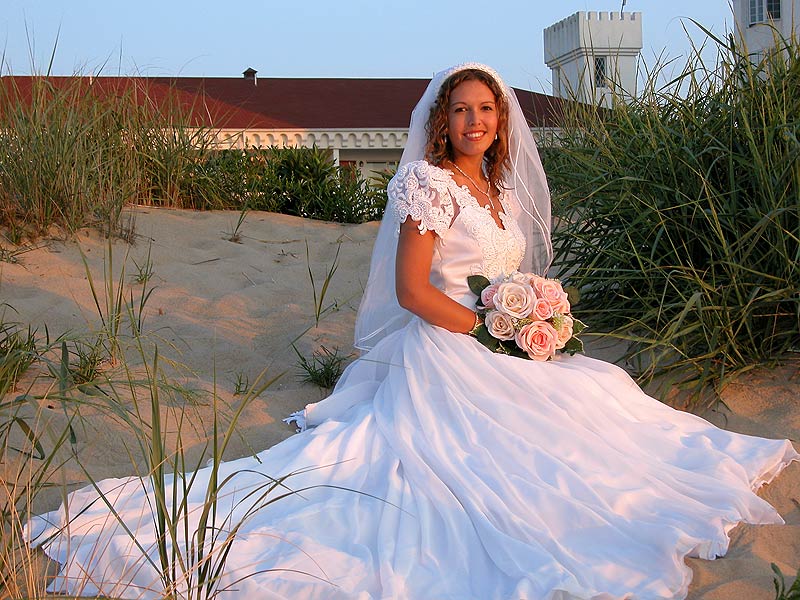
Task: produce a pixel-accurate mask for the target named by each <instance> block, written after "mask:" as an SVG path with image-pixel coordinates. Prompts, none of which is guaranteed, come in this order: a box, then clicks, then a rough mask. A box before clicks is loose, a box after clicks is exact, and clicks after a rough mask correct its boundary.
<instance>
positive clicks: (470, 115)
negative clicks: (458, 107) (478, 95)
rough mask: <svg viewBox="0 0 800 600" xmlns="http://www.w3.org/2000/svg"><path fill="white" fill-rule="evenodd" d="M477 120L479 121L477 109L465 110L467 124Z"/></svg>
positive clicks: (472, 123)
mask: <svg viewBox="0 0 800 600" xmlns="http://www.w3.org/2000/svg"><path fill="white" fill-rule="evenodd" d="M478 121H480V115H479V114H478V111H477V110H469V111H467V123H468V124H469V125H474V124H475V123H477V122H478Z"/></svg>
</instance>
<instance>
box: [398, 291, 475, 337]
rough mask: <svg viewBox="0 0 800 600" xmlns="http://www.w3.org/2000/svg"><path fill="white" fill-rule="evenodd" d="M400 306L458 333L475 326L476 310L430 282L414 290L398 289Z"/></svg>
mask: <svg viewBox="0 0 800 600" xmlns="http://www.w3.org/2000/svg"><path fill="white" fill-rule="evenodd" d="M398 301H399V302H400V306H402V307H403V308H405V309H406V310H408V311H410V312H412V313H414V314H415V315H417V316H418V317H420V318H421V319H424V320H425V321H427V322H428V323H430V324H432V325H437V326H439V327H443V328H445V329H448V330H450V331H454V332H456V333H467V332H468V331H471V330H472V328H473V327H474V326H475V311H474V310H470V309H469V308H467V307H465V306H463V305H461V304H459V303H458V302H456V301H455V300H453V299H452V298H450V297H449V296H447V295H445V294H444V293H443V292H442V291H441V290H439V289H437V288H435V287H434V286H432V285H431V284H430V283H428V284H427V285H423V286H419V287H418V288H416V289H413V290H404V291H403V292H400V291H398Z"/></svg>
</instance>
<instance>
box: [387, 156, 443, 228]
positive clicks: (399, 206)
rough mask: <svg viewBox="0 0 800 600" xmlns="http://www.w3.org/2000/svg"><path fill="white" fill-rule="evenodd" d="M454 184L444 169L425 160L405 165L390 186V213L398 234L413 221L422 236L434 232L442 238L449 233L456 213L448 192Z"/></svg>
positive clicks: (398, 171)
mask: <svg viewBox="0 0 800 600" xmlns="http://www.w3.org/2000/svg"><path fill="white" fill-rule="evenodd" d="M451 181H452V178H451V177H450V173H449V172H448V171H446V170H445V169H442V168H440V167H437V166H435V165H432V164H430V163H429V162H427V161H424V160H415V161H413V162H409V163H406V164H404V165H402V166H401V167H400V168H399V169H398V170H397V174H396V175H395V176H394V177H393V178H392V180H391V182H389V188H388V190H387V191H388V195H389V202H390V206H389V210H391V214H392V217H393V218H394V220H395V222H396V226H397V230H398V231H399V229H400V224H401V223H402V222H403V221H405V220H406V218H408V217H411V219H412V220H413V221H418V222H419V225H418V228H419V230H420V233H425V232H426V231H429V230H430V231H434V232H436V233H437V234H438V235H439V236H443V235H444V233H445V232H446V231H447V229H449V227H450V224H451V222H452V221H453V216H454V214H455V209H454V207H453V198H452V195H451V193H450V190H449V184H450V182H451Z"/></svg>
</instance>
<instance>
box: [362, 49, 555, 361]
mask: <svg viewBox="0 0 800 600" xmlns="http://www.w3.org/2000/svg"><path fill="white" fill-rule="evenodd" d="M464 69H480V70H481V71H484V72H486V73H487V74H489V75H490V76H491V77H492V78H493V79H494V80H495V81H497V83H498V85H499V86H500V88H501V89H502V90H503V93H504V94H505V96H506V98H507V100H508V105H509V124H508V136H509V140H508V141H509V144H508V148H509V153H510V157H511V173H510V174H509V175H508V177H507V178H506V181H504V182H503V184H504V186H505V187H506V188H511V189H513V190H514V192H515V195H516V197H517V199H518V200H519V207H520V209H521V210H520V212H519V214H518V215H517V221H518V223H519V225H520V228H521V229H522V231H523V233H524V234H525V237H526V240H527V249H526V254H525V260H524V262H523V264H522V267H521V268H522V269H523V270H525V271H529V272H534V273H539V274H542V275H544V274H545V273H546V272H547V269H548V267H549V265H550V262H551V261H552V258H553V250H552V245H551V242H550V192H549V190H548V187H547V179H546V177H545V174H544V169H543V168H542V162H541V160H540V159H539V152H538V150H537V149H536V142H535V141H534V139H533V135H532V134H531V130H530V128H529V127H528V123H527V122H526V120H525V116H524V114H523V112H522V108H520V105H519V101H518V100H517V96H516V94H515V93H514V91H513V90H512V89H511V88H510V87H508V86H507V85H506V84H505V83H504V82H503V80H502V79H501V78H500V76H499V75H498V74H497V73H496V72H495V71H494V70H493V69H491V68H490V67H487V66H486V65H482V64H478V63H464V64H461V65H457V66H455V67H451V68H449V69H446V70H444V71H441V72H440V73H437V74H436V75H435V76H434V77H433V79H432V80H431V82H430V83H429V84H428V87H427V88H426V90H425V93H424V94H423V95H422V98H420V100H419V102H418V103H417V106H416V107H415V108H414V111H413V112H412V113H411V124H410V126H409V131H408V142H407V143H406V146H405V149H404V150H403V155H402V158H401V159H400V165H399V168H398V174H400V173H402V172H403V167H404V166H405V165H407V164H408V163H410V162H412V161H416V160H422V159H424V158H425V145H426V142H427V134H426V130H425V127H426V124H427V121H428V116H429V114H430V111H431V107H432V106H433V105H434V102H435V101H436V96H437V95H438V93H439V88H440V87H441V86H442V83H443V82H444V81H445V80H446V79H447V78H448V77H450V76H451V75H452V74H454V73H457V72H458V71H462V70H464ZM395 201H396V198H393V197H392V194H391V193H390V194H389V200H388V203H387V205H386V212H385V213H384V217H383V221H382V222H381V226H380V229H379V230H378V237H377V239H376V241H375V246H374V247H373V250H372V261H371V263H370V272H369V279H368V281H367V287H366V289H365V290H364V296H363V298H362V299H361V304H360V306H359V309H358V317H357V319H356V329H355V346H356V348H358V349H360V350H362V351H367V350H369V349H370V348H372V347H374V346H375V344H377V343H378V342H379V341H380V340H381V339H383V338H384V337H385V336H387V335H388V334H390V333H392V332H393V331H396V330H398V329H400V328H402V327H403V326H405V325H406V324H407V323H408V322H409V321H410V320H411V317H412V314H411V313H410V312H408V311H407V310H405V309H403V308H402V307H401V306H400V305H399V304H398V302H397V296H396V294H395V284H394V273H395V253H396V251H397V239H398V236H397V227H398V223H397V221H396V218H395V211H394V210H393V206H392V205H393V203H394V202H395Z"/></svg>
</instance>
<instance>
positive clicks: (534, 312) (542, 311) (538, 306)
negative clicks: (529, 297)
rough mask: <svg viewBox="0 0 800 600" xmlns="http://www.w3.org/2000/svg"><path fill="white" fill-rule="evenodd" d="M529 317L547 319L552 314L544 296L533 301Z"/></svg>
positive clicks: (551, 309) (551, 308)
mask: <svg viewBox="0 0 800 600" xmlns="http://www.w3.org/2000/svg"><path fill="white" fill-rule="evenodd" d="M529 316H530V318H531V319H539V320H540V321H547V319H549V318H550V317H552V316H553V307H552V306H550V303H549V302H548V301H547V300H545V299H544V298H537V299H536V300H534V301H533V308H532V309H531V314H530V315H529Z"/></svg>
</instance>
